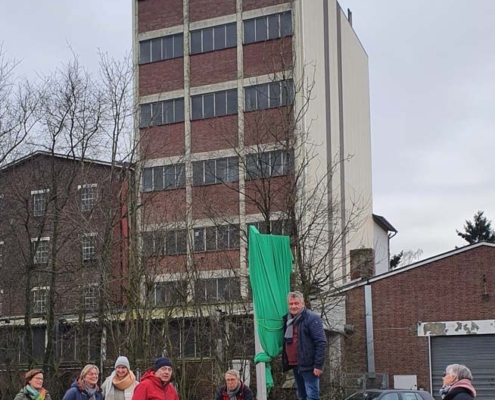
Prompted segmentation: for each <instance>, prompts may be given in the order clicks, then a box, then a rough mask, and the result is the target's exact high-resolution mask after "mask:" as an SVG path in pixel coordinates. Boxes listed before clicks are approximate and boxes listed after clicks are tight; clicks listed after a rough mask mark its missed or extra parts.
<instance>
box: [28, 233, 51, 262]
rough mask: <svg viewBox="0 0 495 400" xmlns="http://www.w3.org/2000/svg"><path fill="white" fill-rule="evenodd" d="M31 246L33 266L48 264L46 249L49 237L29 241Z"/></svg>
mask: <svg viewBox="0 0 495 400" xmlns="http://www.w3.org/2000/svg"><path fill="white" fill-rule="evenodd" d="M31 244H32V246H33V254H34V260H33V262H34V263H35V264H46V263H48V247H49V244H50V238H49V237H42V238H35V239H31Z"/></svg>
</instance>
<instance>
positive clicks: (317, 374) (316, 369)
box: [313, 368, 323, 378]
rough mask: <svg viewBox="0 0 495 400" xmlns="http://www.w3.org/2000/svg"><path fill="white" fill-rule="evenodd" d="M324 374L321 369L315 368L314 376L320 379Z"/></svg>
mask: <svg viewBox="0 0 495 400" xmlns="http://www.w3.org/2000/svg"><path fill="white" fill-rule="evenodd" d="M322 373H323V371H322V370H321V369H318V368H315V369H314V370H313V374H314V376H316V377H317V378H319V377H320V375H321V374H322Z"/></svg>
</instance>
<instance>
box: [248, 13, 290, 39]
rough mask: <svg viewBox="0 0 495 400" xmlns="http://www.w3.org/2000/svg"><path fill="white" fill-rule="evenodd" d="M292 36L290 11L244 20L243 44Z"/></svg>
mask: <svg viewBox="0 0 495 400" xmlns="http://www.w3.org/2000/svg"><path fill="white" fill-rule="evenodd" d="M291 35H292V14H291V12H290V11H288V12H284V13H280V14H272V15H266V16H262V17H258V18H252V19H246V20H244V44H249V43H255V42H264V41H265V40H270V39H278V38H281V37H284V36H291Z"/></svg>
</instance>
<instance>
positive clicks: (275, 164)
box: [270, 151, 284, 176]
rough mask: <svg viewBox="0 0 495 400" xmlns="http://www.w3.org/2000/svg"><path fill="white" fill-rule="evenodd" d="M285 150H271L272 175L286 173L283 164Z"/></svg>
mask: <svg viewBox="0 0 495 400" xmlns="http://www.w3.org/2000/svg"><path fill="white" fill-rule="evenodd" d="M283 154H284V153H283V152H281V151H273V152H271V159H270V164H271V165H270V167H271V168H270V169H271V176H279V175H283V174H284V166H283V160H282V157H283Z"/></svg>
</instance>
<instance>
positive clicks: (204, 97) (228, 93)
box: [140, 79, 294, 128]
mask: <svg viewBox="0 0 495 400" xmlns="http://www.w3.org/2000/svg"><path fill="white" fill-rule="evenodd" d="M244 98H245V111H246V112H249V111H255V110H263V109H268V108H274V107H280V106H287V105H292V104H294V83H293V81H292V80H291V79H288V80H285V81H277V82H270V83H263V84H260V85H255V86H247V87H246V88H245V90H244ZM191 109H192V110H191V120H193V121H195V120H199V119H205V118H212V117H222V116H224V115H232V114H237V112H238V102H237V89H230V90H221V91H218V92H213V93H205V94H200V95H196V96H191ZM183 121H184V99H183V98H178V99H173V100H165V101H159V102H155V103H147V104H142V105H141V117H140V127H141V128H146V127H149V126H159V125H167V124H173V123H176V122H183Z"/></svg>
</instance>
